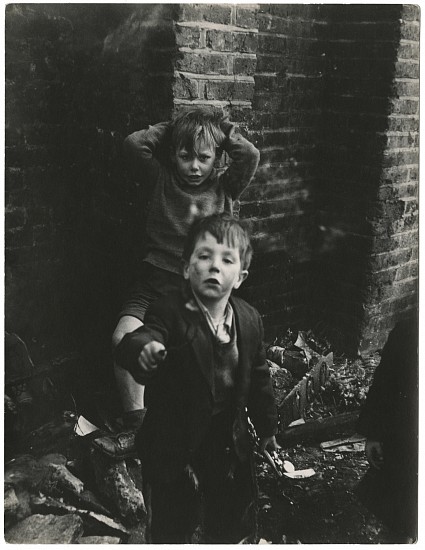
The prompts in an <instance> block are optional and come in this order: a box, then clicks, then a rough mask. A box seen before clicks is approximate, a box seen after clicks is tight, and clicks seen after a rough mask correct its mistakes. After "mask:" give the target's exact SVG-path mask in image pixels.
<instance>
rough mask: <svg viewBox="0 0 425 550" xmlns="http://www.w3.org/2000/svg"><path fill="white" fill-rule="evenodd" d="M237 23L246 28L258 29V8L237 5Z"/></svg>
mask: <svg viewBox="0 0 425 550" xmlns="http://www.w3.org/2000/svg"><path fill="white" fill-rule="evenodd" d="M236 25H237V26H238V27H243V28H245V29H256V28H257V25H258V23H257V10H256V9H255V8H251V9H247V8H241V7H239V6H238V5H236Z"/></svg>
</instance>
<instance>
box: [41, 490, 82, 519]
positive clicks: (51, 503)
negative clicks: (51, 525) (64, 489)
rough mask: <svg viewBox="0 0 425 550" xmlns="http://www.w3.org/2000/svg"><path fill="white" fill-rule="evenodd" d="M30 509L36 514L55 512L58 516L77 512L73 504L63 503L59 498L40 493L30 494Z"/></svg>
mask: <svg viewBox="0 0 425 550" xmlns="http://www.w3.org/2000/svg"><path fill="white" fill-rule="evenodd" d="M31 510H32V511H33V512H35V513H37V514H45V515H47V514H56V515H59V516H63V515H66V514H74V513H77V512H78V510H77V508H76V507H75V506H71V505H70V504H65V503H64V502H62V501H61V500H58V499H56V498H53V497H50V496H48V495H47V496H46V495H43V494H42V493H40V494H38V495H31Z"/></svg>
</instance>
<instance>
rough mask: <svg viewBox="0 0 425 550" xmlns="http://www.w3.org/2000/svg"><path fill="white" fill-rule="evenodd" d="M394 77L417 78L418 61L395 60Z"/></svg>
mask: <svg viewBox="0 0 425 550" xmlns="http://www.w3.org/2000/svg"><path fill="white" fill-rule="evenodd" d="M395 77H396V78H419V63H413V62H412V61H396V63H395Z"/></svg>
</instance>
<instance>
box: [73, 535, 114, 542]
mask: <svg viewBox="0 0 425 550" xmlns="http://www.w3.org/2000/svg"><path fill="white" fill-rule="evenodd" d="M120 542H121V539H120V538H119V537H94V536H92V537H81V538H80V539H78V544H119V543H120Z"/></svg>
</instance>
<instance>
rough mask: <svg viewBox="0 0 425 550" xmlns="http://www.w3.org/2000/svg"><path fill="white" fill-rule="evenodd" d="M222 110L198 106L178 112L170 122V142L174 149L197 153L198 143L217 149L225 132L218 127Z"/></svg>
mask: <svg viewBox="0 0 425 550" xmlns="http://www.w3.org/2000/svg"><path fill="white" fill-rule="evenodd" d="M222 120H223V112H220V111H218V110H217V109H215V110H214V109H211V108H208V107H205V106H198V107H196V108H194V109H190V110H188V111H182V112H180V113H178V114H177V115H176V116H175V117H174V119H173V121H172V123H171V128H172V131H171V144H172V147H173V149H174V151H178V150H179V149H183V148H184V149H186V151H187V152H188V153H190V154H193V153H197V152H198V147H199V144H200V143H205V144H206V145H207V146H208V147H210V148H211V149H219V148H220V145H221V144H222V142H223V140H224V138H225V134H224V132H223V131H222V130H221V128H220V123H221V121H222Z"/></svg>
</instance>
